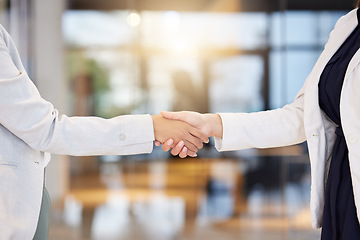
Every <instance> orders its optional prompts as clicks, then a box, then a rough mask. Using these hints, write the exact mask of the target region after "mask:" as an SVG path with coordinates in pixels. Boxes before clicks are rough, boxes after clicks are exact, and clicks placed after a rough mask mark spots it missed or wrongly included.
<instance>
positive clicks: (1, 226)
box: [0, 25, 154, 240]
mask: <svg viewBox="0 0 360 240" xmlns="http://www.w3.org/2000/svg"><path fill="white" fill-rule="evenodd" d="M49 81H51V79H49ZM153 140H154V131H153V124H152V119H151V117H150V116H149V115H137V116H120V117H116V118H113V119H108V120H105V119H101V118H96V117H67V116H65V115H59V114H58V112H57V110H56V109H54V107H53V106H52V105H51V103H49V102H47V101H45V100H44V99H42V98H41V96H40V95H39V93H38V91H37V89H36V87H35V86H34V84H33V83H32V81H31V80H30V79H29V77H28V75H27V74H26V72H25V70H24V68H23V66H22V64H21V60H20V58H19V55H18V53H17V50H16V47H15V45H14V43H13V41H12V40H11V38H10V36H9V34H8V33H7V32H6V31H5V29H4V28H3V27H2V26H1V25H0V239H4V240H5V239H16V240H17V239H24V240H26V239H32V238H33V236H34V233H35V230H36V226H37V222H38V216H39V212H40V203H41V198H42V188H43V178H44V167H45V166H46V165H47V163H48V162H49V160H50V154H49V153H58V154H68V155H104V154H114V155H115V154H135V153H150V152H151V151H152V148H153ZM47 152H49V153H47Z"/></svg>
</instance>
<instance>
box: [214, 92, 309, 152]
mask: <svg viewBox="0 0 360 240" xmlns="http://www.w3.org/2000/svg"><path fill="white" fill-rule="evenodd" d="M304 88H305V87H303V88H302V89H301V90H300V92H299V93H298V94H297V96H296V98H295V101H294V102H293V103H292V104H289V105H286V106H285V107H283V108H280V109H276V110H269V111H262V112H256V113H220V114H219V115H220V116H221V120H222V124H223V137H222V138H215V147H216V149H217V150H218V151H232V150H241V149H247V148H270V147H280V146H287V145H293V144H297V143H301V142H303V141H305V140H306V136H305V130H304V121H303V115H304V111H303V110H304Z"/></svg>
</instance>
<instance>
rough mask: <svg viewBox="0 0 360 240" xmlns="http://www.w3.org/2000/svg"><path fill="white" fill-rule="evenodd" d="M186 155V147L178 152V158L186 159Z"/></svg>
mask: <svg viewBox="0 0 360 240" xmlns="http://www.w3.org/2000/svg"><path fill="white" fill-rule="evenodd" d="M187 153H188V150H187V148H186V147H183V149H182V150H181V151H180V153H179V157H181V158H186V156H187Z"/></svg>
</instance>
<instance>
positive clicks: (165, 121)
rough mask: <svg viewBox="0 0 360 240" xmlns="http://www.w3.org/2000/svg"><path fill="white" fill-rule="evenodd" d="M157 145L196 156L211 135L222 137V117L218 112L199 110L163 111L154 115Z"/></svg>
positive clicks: (182, 156) (167, 149)
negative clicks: (203, 112) (204, 112)
mask: <svg viewBox="0 0 360 240" xmlns="http://www.w3.org/2000/svg"><path fill="white" fill-rule="evenodd" d="M152 119H153V124H154V135H155V145H156V146H160V145H162V149H163V150H164V151H169V150H170V149H172V150H171V154H172V155H174V156H176V155H179V157H181V158H185V157H186V156H191V157H196V156H197V154H196V153H197V151H198V150H199V149H201V148H202V147H203V143H208V142H209V137H212V136H214V137H222V134H223V129H222V122H221V118H220V116H219V115H217V114H211V113H206V114H200V113H197V112H189V111H182V112H161V115H153V116H152Z"/></svg>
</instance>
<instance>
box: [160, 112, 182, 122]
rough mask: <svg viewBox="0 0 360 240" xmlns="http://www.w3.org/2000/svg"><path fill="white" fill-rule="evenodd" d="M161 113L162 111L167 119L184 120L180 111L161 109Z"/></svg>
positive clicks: (162, 114)
mask: <svg viewBox="0 0 360 240" xmlns="http://www.w3.org/2000/svg"><path fill="white" fill-rule="evenodd" d="M160 113H161V116H163V117H164V118H167V119H172V120H183V119H182V118H181V114H180V112H167V111H161V112H160Z"/></svg>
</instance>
